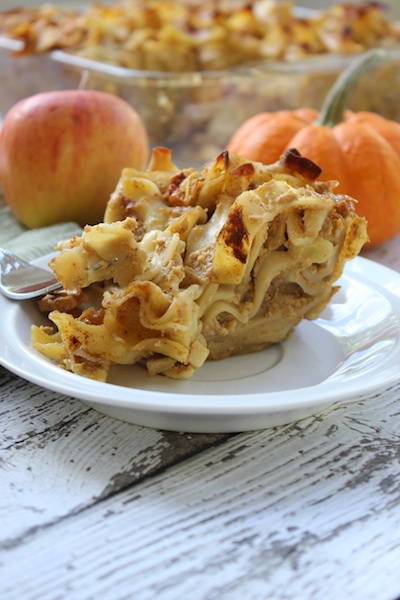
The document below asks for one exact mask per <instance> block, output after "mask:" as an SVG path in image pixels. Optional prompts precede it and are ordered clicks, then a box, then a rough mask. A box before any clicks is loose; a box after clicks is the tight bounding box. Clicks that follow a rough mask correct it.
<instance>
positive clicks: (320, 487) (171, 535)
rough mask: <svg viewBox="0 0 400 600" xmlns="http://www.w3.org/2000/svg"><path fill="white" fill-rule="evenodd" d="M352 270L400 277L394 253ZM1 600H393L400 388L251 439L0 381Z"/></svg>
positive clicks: (399, 498) (398, 540)
mask: <svg viewBox="0 0 400 600" xmlns="http://www.w3.org/2000/svg"><path fill="white" fill-rule="evenodd" d="M363 254H364V256H366V257H367V258H370V259H372V260H376V261H378V262H380V263H382V264H385V265H387V266H389V267H391V268H392V269H394V270H396V271H400V238H399V237H398V238H395V239H393V240H391V241H390V242H389V243H386V244H384V245H382V246H380V247H379V248H377V249H371V250H368V251H366V252H364V253H363ZM0 410H1V420H0V428H1V430H2V434H1V438H0V439H1V446H2V447H1V458H0V515H1V521H0V522H1V529H0V536H1V541H0V598H2V599H3V600H13V599H18V600H34V599H35V600H36V599H38V600H39V599H40V600H56V599H68V600H69V599H71V600H80V599H87V600H88V599H98V598H99V599H101V600H123V599H134V600H150V599H151V600H152V599H157V600H169V599H171V600H177V599H179V600H180V599H182V598H187V597H190V598H191V600H197V599H201V600H214V599H215V600H225V599H227V600H232V599H236V598H237V599H240V600H242V599H245V600H253V599H254V600H256V599H257V600H258V599H260V600H261V599H262V600H265V599H277V600H281V599H282V600H284V599H289V598H290V599H293V598H294V599H296V600H299V599H308V598H309V599H312V600H319V599H320V598H324V600H330V599H334V600H342V599H343V600H345V599H346V600H347V599H361V598H362V599H363V600H368V599H371V600H377V599H379V600H394V598H397V597H399V596H400V569H399V565H400V382H399V383H398V384H396V385H392V386H391V387H390V388H389V389H381V390H379V391H377V392H376V391H375V392H374V393H372V394H370V395H366V396H362V397H357V398H353V399H351V401H348V402H341V403H338V404H335V405H334V406H331V407H330V408H328V409H326V410H324V411H323V412H322V413H319V414H317V415H315V416H313V417H310V418H307V419H304V420H302V421H299V422H296V423H293V424H290V425H283V426H279V427H275V428H271V429H266V430H263V431H255V432H250V433H238V434H188V433H175V432H166V431H159V430H153V429H148V428H145V427H139V426H135V425H131V424H128V423H124V422H121V421H117V420H114V419H111V418H110V417H107V416H104V415H102V414H100V413H99V412H97V411H95V410H93V409H91V408H89V407H88V406H86V405H85V404H83V403H81V402H80V401H78V400H75V399H73V398H70V397H68V396H64V395H61V394H59V393H55V392H51V391H47V390H45V389H42V388H40V387H37V386H36V385H32V384H30V383H28V382H26V381H24V380H23V379H20V378H19V377H17V376H15V375H13V374H11V373H10V372H8V371H7V370H6V369H4V368H1V367H0Z"/></svg>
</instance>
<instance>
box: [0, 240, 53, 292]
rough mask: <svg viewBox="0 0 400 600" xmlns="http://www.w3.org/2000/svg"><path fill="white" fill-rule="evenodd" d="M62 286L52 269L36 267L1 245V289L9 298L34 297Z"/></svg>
mask: <svg viewBox="0 0 400 600" xmlns="http://www.w3.org/2000/svg"><path fill="white" fill-rule="evenodd" d="M59 287H61V284H60V283H59V282H58V281H57V280H56V279H55V277H54V275H53V274H52V273H51V271H48V270H46V269H42V268H40V267H36V266H34V265H32V264H30V263H28V262H27V261H25V260H24V259H22V258H20V257H19V256H16V255H15V254H14V253H13V252H11V251H10V250H8V249H7V248H1V247H0V291H1V292H2V293H3V294H4V295H5V296H7V297H8V298H13V299H27V298H34V297H36V296H40V295H43V294H45V293H46V292H47V291H51V290H54V289H57V288H59Z"/></svg>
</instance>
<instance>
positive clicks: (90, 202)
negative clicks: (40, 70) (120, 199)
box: [0, 90, 149, 228]
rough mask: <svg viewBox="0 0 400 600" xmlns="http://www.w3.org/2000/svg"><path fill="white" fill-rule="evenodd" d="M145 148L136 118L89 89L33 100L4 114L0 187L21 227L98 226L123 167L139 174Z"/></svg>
mask: <svg viewBox="0 0 400 600" xmlns="http://www.w3.org/2000/svg"><path fill="white" fill-rule="evenodd" d="M148 156H149V142H148V137H147V132H146V129H145V127H144V124H143V122H142V120H141V118H140V116H139V114H138V113H137V111H136V110H135V109H134V108H133V107H132V106H131V105H130V104H128V103H127V102H125V101H124V100H122V99H121V98H118V97H117V96H114V95H112V94H109V93H107V92H100V91H94V90H66V91H64V90H63V91H54V92H44V93H41V94H36V95H35V96H31V97H29V98H26V99H24V100H21V101H20V102H18V103H17V104H16V105H15V106H13V107H12V108H11V109H10V110H9V112H8V113H7V114H6V115H5V117H4V121H3V124H2V128H1V133H0V181H1V186H2V188H3V194H4V198H5V200H6V202H7V203H8V205H9V207H10V210H11V211H12V213H13V214H14V215H15V216H16V217H17V219H19V221H20V222H21V223H22V224H24V225H25V226H26V227H28V228H36V227H43V226H46V225H52V224H54V223H59V222H65V221H76V222H77V223H79V224H81V225H86V224H94V223H98V222H99V221H101V220H102V218H103V215H104V209H105V206H106V204H107V201H108V199H109V197H110V194H111V193H112V192H113V191H114V189H115V186H116V184H117V182H118V179H119V177H120V174H121V171H122V169H123V168H124V167H134V168H136V169H143V168H144V167H145V166H146V163H147V160H148Z"/></svg>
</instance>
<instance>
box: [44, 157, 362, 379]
mask: <svg viewBox="0 0 400 600" xmlns="http://www.w3.org/2000/svg"><path fill="white" fill-rule="evenodd" d="M319 174H320V169H319V168H318V167H317V166H316V165H315V164H314V163H312V162H311V161H309V160H308V159H306V158H304V157H302V156H300V155H299V153H298V152H297V151H296V150H289V151H288V152H287V153H286V154H285V155H284V156H282V158H281V160H280V161H279V162H278V163H276V164H273V165H269V166H265V165H262V164H261V163H253V162H249V161H247V160H246V159H244V158H242V157H238V156H231V155H228V153H227V152H224V153H222V154H221V155H220V156H218V157H217V159H216V160H215V161H214V162H211V163H208V164H206V165H205V166H204V168H203V170H202V171H201V172H198V171H196V170H194V169H191V168H188V169H183V170H180V169H178V168H177V167H176V166H175V165H174V164H173V162H172V159H171V152H170V151H169V150H167V149H165V148H156V149H154V151H153V155H152V158H151V161H150V164H149V167H148V170H147V171H146V172H138V171H136V170H134V169H130V168H127V169H124V171H123V172H122V174H121V178H120V181H119V182H118V185H117V188H116V190H115V192H114V193H113V194H112V196H111V198H110V200H109V203H108V206H107V208H106V212H105V216H104V222H103V223H99V224H98V225H95V226H87V227H85V228H84V230H83V233H82V236H81V237H74V238H72V239H71V240H68V241H65V242H62V243H60V244H59V247H58V250H59V253H58V254H57V256H56V257H55V258H54V259H53V260H52V261H51V263H50V265H51V267H52V269H53V271H54V273H55V274H56V276H57V278H58V279H59V280H60V281H61V282H62V284H63V287H64V290H62V291H61V292H58V293H57V292H56V293H54V294H51V295H48V296H46V297H45V298H44V299H42V300H41V301H40V303H39V306H40V309H41V310H42V311H43V312H48V313H49V314H48V317H49V319H50V321H51V322H52V323H53V324H54V326H55V327H52V328H50V327H38V326H35V325H34V326H33V327H32V344H33V346H34V347H35V348H36V349H37V350H39V351H40V352H41V353H43V354H44V355H45V356H47V357H49V358H51V359H53V360H54V361H56V362H57V363H58V364H60V365H61V366H63V367H65V368H66V369H68V370H70V371H73V372H75V373H78V374H81V375H84V376H87V377H91V378H94V379H98V380H101V381H105V380H106V378H107V373H108V370H109V367H110V365H112V364H134V363H138V362H139V361H140V362H141V363H144V364H145V365H146V367H147V369H148V371H149V373H150V374H152V375H155V374H163V375H166V376H168V377H172V378H177V379H184V378H187V377H190V376H191V375H192V374H193V372H194V371H195V369H198V368H199V367H201V366H202V365H203V363H204V362H205V360H206V359H207V358H211V359H222V358H225V357H228V356H230V355H233V354H239V353H248V352H255V351H259V350H261V349H263V348H265V347H266V346H268V345H270V344H274V343H277V342H282V341H283V340H285V339H286V338H287V337H288V335H289V334H290V332H291V331H292V330H293V328H294V327H295V326H296V325H297V324H298V323H299V322H300V321H301V319H303V318H307V319H315V318H317V317H318V316H319V315H320V313H321V311H322V310H323V309H324V308H325V306H326V305H327V303H328V302H329V300H330V299H331V297H332V294H333V293H334V292H335V291H336V290H337V287H336V286H335V282H336V281H337V279H338V278H339V277H340V275H341V273H342V271H343V267H344V264H345V262H346V261H347V260H349V259H352V258H353V257H355V256H356V255H357V254H358V253H359V251H360V249H361V248H362V246H363V244H364V243H365V241H366V240H367V233H366V222H365V220H364V219H363V218H361V217H360V216H358V215H357V213H356V210H355V206H354V201H353V200H352V199H351V198H349V197H347V196H339V195H335V194H334V192H333V190H334V187H335V185H336V184H335V182H329V183H326V182H324V183H323V182H316V178H317V177H318V175H319Z"/></svg>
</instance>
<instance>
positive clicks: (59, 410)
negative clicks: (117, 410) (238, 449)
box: [0, 369, 226, 544]
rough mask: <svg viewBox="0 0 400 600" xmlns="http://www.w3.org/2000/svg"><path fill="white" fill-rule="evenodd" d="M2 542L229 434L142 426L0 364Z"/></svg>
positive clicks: (90, 502)
mask: <svg viewBox="0 0 400 600" xmlns="http://www.w3.org/2000/svg"><path fill="white" fill-rule="evenodd" d="M0 438H1V446H2V447H1V448H0V452H1V462H0V482H1V483H0V486H1V488H0V489H1V493H0V522H1V523H2V526H1V528H0V544H1V543H3V544H7V543H9V541H10V540H12V539H15V538H18V537H21V536H22V537H23V536H24V535H26V533H27V531H29V530H30V529H34V528H36V527H39V526H44V525H45V524H47V523H51V522H53V521H54V520H57V519H60V518H63V517H65V516H66V515H68V514H70V513H74V512H77V511H79V510H82V509H83V508H85V507H88V506H90V505H92V504H93V503H95V502H97V501H99V500H100V499H103V498H107V497H108V496H112V495H113V494H115V493H117V492H118V491H120V490H122V489H124V488H126V487H129V486H131V485H132V484H133V483H135V482H137V481H139V480H141V479H142V478H144V477H147V476H149V475H150V474H152V473H155V472H158V471H160V470H162V469H164V468H166V467H167V466H168V465H171V464H174V463H176V462H179V461H180V460H182V459H184V458H186V457H190V456H192V455H193V454H195V453H196V452H200V451H202V450H203V449H205V448H208V447H209V446H210V445H212V444H214V443H216V442H218V441H219V440H223V439H225V438H226V436H224V435H209V436H207V435H189V434H180V433H173V432H161V431H157V430H154V429H148V428H145V427H136V426H134V425H130V424H128V423H123V422H120V421H117V420H115V419H111V418H109V417H106V416H104V415H102V414H100V413H98V412H97V411H95V410H93V409H91V408H88V407H87V406H86V405H85V404H83V403H82V402H79V401H78V400H74V399H73V398H69V397H67V396H63V395H61V394H56V393H54V392H50V391H47V390H43V389H41V388H39V387H38V386H36V385H32V384H30V383H28V382H26V381H23V380H22V379H19V378H15V377H14V376H12V375H11V374H10V373H8V372H7V371H6V370H4V369H0Z"/></svg>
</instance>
